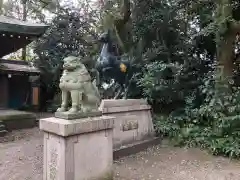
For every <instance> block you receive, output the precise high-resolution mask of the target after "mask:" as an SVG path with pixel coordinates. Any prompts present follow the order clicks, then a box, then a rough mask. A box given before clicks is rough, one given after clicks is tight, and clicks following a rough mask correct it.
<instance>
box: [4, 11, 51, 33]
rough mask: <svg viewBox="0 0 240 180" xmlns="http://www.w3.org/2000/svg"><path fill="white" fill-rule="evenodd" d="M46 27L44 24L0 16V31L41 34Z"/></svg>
mask: <svg viewBox="0 0 240 180" xmlns="http://www.w3.org/2000/svg"><path fill="white" fill-rule="evenodd" d="M47 28H48V26H47V25H45V24H36V23H31V22H28V21H20V20H18V19H14V18H10V17H6V16H2V15H1V16H0V31H2V32H3V31H4V32H9V33H14V34H15V33H17V34H25V35H34V36H37V37H38V36H41V35H42V34H43V33H44V32H45V31H46V29H47Z"/></svg>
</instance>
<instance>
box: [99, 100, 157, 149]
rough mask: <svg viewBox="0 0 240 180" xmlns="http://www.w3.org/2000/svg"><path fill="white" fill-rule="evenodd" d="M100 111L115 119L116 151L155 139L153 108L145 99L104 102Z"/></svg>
mask: <svg viewBox="0 0 240 180" xmlns="http://www.w3.org/2000/svg"><path fill="white" fill-rule="evenodd" d="M99 110H101V111H102V113H103V115H106V116H113V117H115V120H114V128H113V145H114V149H119V148H121V147H122V146H127V145H129V144H132V143H135V142H137V141H144V140H147V139H153V138H154V137H155V132H154V128H153V122H152V115H151V106H149V105H148V103H147V101H146V100H144V99H117V100H115V99H109V100H103V101H102V102H101V105H100V107H99Z"/></svg>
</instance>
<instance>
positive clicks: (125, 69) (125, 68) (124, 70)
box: [120, 63, 127, 72]
mask: <svg viewBox="0 0 240 180" xmlns="http://www.w3.org/2000/svg"><path fill="white" fill-rule="evenodd" d="M120 71H121V72H126V71H127V67H126V65H125V64H123V63H121V64H120Z"/></svg>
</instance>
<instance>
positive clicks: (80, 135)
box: [40, 116, 114, 180]
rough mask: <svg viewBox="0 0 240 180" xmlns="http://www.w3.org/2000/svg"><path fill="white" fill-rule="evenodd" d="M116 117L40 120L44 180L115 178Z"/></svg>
mask: <svg viewBox="0 0 240 180" xmlns="http://www.w3.org/2000/svg"><path fill="white" fill-rule="evenodd" d="M113 120H114V118H113V117H109V116H99V117H89V118H83V119H76V120H65V119H59V118H55V117H52V118H47V119H41V120H40V129H41V130H43V131H44V180H112V179H113V172H112V165H113V147H112V146H113V144H112V128H113Z"/></svg>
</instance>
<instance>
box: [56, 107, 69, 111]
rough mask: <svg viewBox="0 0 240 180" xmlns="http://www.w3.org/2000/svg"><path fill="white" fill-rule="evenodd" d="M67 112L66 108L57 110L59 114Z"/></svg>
mask: <svg viewBox="0 0 240 180" xmlns="http://www.w3.org/2000/svg"><path fill="white" fill-rule="evenodd" d="M65 111H67V109H66V108H64V107H60V108H58V109H57V112H65Z"/></svg>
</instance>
